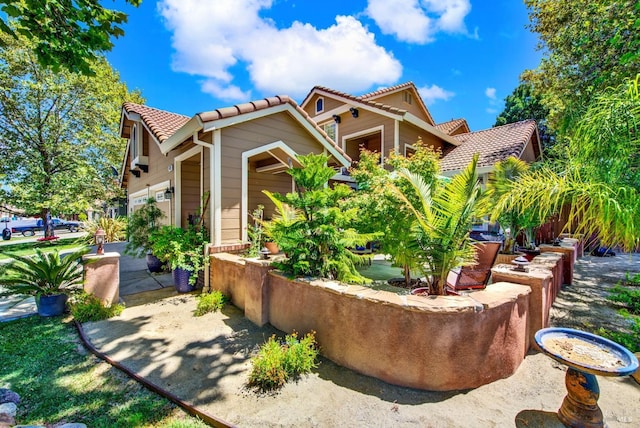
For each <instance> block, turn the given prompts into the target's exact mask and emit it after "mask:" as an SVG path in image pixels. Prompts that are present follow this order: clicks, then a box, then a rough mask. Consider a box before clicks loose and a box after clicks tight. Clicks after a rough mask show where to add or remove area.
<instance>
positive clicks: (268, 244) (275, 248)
mask: <svg viewBox="0 0 640 428" xmlns="http://www.w3.org/2000/svg"><path fill="white" fill-rule="evenodd" d="M264 246H265V247H266V248H267V250H269V252H270V253H271V254H278V253H279V252H280V248H278V244H276V243H275V242H266V243H265V244H264Z"/></svg>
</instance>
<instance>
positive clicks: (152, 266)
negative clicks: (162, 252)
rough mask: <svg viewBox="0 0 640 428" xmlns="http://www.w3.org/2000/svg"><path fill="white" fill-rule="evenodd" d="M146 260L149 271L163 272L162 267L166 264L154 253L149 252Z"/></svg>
mask: <svg viewBox="0 0 640 428" xmlns="http://www.w3.org/2000/svg"><path fill="white" fill-rule="evenodd" d="M146 260H147V269H149V272H151V273H158V272H162V268H163V267H164V266H163V263H162V262H161V261H160V259H159V258H157V257H156V256H154V255H153V254H147V257H146Z"/></svg>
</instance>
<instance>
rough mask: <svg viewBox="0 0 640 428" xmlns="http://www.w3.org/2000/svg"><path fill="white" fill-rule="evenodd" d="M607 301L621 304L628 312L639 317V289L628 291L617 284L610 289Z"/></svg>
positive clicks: (628, 289)
mask: <svg viewBox="0 0 640 428" xmlns="http://www.w3.org/2000/svg"><path fill="white" fill-rule="evenodd" d="M608 299H609V300H611V301H613V302H618V303H622V304H623V305H625V306H626V308H627V309H628V310H629V312H631V313H632V314H636V315H640V289H630V288H626V287H622V286H620V285H619V284H618V285H616V286H615V287H613V288H612V289H611V294H610V295H609V297H608Z"/></svg>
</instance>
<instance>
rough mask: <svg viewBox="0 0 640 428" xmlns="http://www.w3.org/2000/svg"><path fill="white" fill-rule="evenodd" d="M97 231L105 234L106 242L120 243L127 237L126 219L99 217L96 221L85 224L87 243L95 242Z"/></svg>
mask: <svg viewBox="0 0 640 428" xmlns="http://www.w3.org/2000/svg"><path fill="white" fill-rule="evenodd" d="M98 229H102V230H104V232H105V234H106V235H105V240H106V242H120V241H123V240H124V239H125V238H126V237H127V218H126V217H125V218H123V217H117V218H110V217H100V218H99V219H98V220H90V221H86V222H85V226H84V230H85V232H87V241H86V242H87V243H89V244H93V243H94V242H95V235H96V231H97V230H98Z"/></svg>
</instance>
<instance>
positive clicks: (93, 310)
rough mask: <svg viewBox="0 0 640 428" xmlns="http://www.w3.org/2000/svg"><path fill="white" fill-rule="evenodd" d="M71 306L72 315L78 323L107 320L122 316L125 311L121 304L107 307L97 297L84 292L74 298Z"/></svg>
mask: <svg viewBox="0 0 640 428" xmlns="http://www.w3.org/2000/svg"><path fill="white" fill-rule="evenodd" d="M70 306H71V315H73V317H74V318H75V319H76V320H77V321H78V322H87V321H100V320H105V319H107V318H111V317H115V316H117V315H120V314H121V313H122V311H123V310H124V305H122V304H120V303H116V304H115V305H111V306H105V305H103V304H102V301H100V299H98V298H97V297H96V296H94V295H93V294H88V293H84V292H83V293H82V294H80V295H78V296H77V297H76V298H74V299H73V301H72V302H71V304H70Z"/></svg>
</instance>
